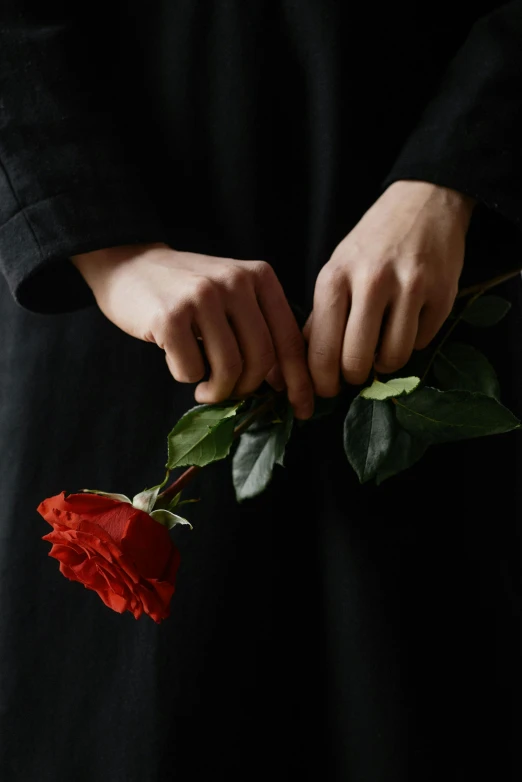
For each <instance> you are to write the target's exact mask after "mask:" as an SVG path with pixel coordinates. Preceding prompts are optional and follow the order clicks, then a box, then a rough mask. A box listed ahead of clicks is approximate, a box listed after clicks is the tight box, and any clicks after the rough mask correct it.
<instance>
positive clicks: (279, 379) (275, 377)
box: [265, 364, 286, 391]
mask: <svg viewBox="0 0 522 782" xmlns="http://www.w3.org/2000/svg"><path fill="white" fill-rule="evenodd" d="M265 380H266V382H267V383H268V385H270V386H272V388H273V389H274V390H275V391H283V389H285V388H286V383H285V379H284V377H283V373H282V372H281V367H280V366H279V364H274V366H273V367H272V369H271V370H270V372H269V373H268V375H267V376H266V378H265Z"/></svg>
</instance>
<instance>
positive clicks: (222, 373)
mask: <svg viewBox="0 0 522 782" xmlns="http://www.w3.org/2000/svg"><path fill="white" fill-rule="evenodd" d="M71 261H72V263H73V264H74V265H75V266H76V268H77V269H78V270H79V272H80V273H81V274H82V276H83V278H84V279H85V281H86V282H87V284H88V285H89V287H90V288H91V290H92V292H93V294H94V297H95V299H96V302H97V304H98V306H99V308H100V310H101V311H102V312H103V313H104V315H105V316H106V317H107V318H108V319H109V320H110V321H112V323H114V324H115V325H116V326H118V328H120V329H122V331H125V332H126V333H127V334H130V335H131V336H133V337H136V338H137V339H142V340H145V341H146V342H155V343H156V344H157V345H158V346H159V347H160V348H161V349H162V350H164V351H165V355H166V360H167V365H168V367H169V370H170V372H171V374H172V376H173V377H174V379H175V380H177V381H178V382H180V383H195V382H197V381H198V380H201V379H202V378H203V377H204V374H205V365H204V362H203V357H202V354H201V350H200V347H199V345H198V342H197V339H198V338H200V339H202V342H203V347H204V350H205V355H206V357H207V360H208V362H209V364H210V370H211V371H210V378H209V380H208V381H205V382H201V383H199V384H198V385H197V387H196V390H195V394H194V396H195V399H196V402H198V403H199V404H204V403H207V404H214V403H217V402H221V401H223V400H225V399H228V398H231V397H241V396H244V395H246V394H249V393H251V392H253V391H255V390H256V389H257V388H258V387H259V385H260V384H261V383H262V382H263V380H264V379H265V378H266V377H267V375H268V374H269V372H270V370H271V369H272V367H274V365H278V367H279V370H280V372H281V375H282V378H283V380H284V384H286V387H287V393H288V398H289V400H290V403H291V404H292V406H293V408H294V413H295V415H296V417H297V418H302V419H304V418H309V417H310V416H311V415H312V413H313V386H312V381H311V378H310V375H309V372H308V367H307V362H306V346H305V342H304V338H303V335H302V333H301V331H300V329H299V326H298V324H297V322H296V319H295V317H294V314H293V313H292V310H291V308H290V305H289V303H288V301H287V299H286V296H285V294H284V291H283V288H282V286H281V284H280V282H279V280H278V279H277V277H276V275H275V273H274V271H273V269H272V267H271V266H270V265H269V264H268V263H266V262H264V261H238V260H234V259H232V258H216V257H213V256H210V255H199V254H197V253H189V252H178V251H177V250H173V249H172V248H171V247H169V246H168V245H166V244H163V243H156V244H141V245H123V246H120V247H111V248H107V249H103V250H95V251H93V252H88V253H82V254H79V255H73V256H72V257H71ZM272 376H273V373H272ZM278 376H279V372H278ZM269 382H270V380H269ZM271 384H272V385H276V384H277V385H279V390H280V389H281V388H282V387H284V385H282V384H281V383H278V382H277V381H272V383H271Z"/></svg>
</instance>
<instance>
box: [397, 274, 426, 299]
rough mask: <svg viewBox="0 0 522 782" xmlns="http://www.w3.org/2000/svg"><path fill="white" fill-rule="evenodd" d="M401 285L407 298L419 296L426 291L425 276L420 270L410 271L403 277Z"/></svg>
mask: <svg viewBox="0 0 522 782" xmlns="http://www.w3.org/2000/svg"><path fill="white" fill-rule="evenodd" d="M402 287H403V289H404V291H405V293H406V295H407V296H408V297H409V298H420V297H421V296H423V295H424V293H425V292H426V278H425V276H424V274H423V273H422V272H421V271H420V270H415V271H411V272H410V273H409V274H407V275H406V276H405V277H404V278H403V280H402Z"/></svg>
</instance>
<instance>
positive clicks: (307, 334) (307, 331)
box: [303, 310, 314, 342]
mask: <svg viewBox="0 0 522 782" xmlns="http://www.w3.org/2000/svg"><path fill="white" fill-rule="evenodd" d="M313 314H314V313H313V310H312V312H311V313H310V314H309V316H308V318H307V320H306V323H305V324H304V326H303V337H304V339H305V341H306V342H310V333H311V330H312V315H313Z"/></svg>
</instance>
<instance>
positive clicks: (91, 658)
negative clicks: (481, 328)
mask: <svg viewBox="0 0 522 782" xmlns="http://www.w3.org/2000/svg"><path fill="white" fill-rule="evenodd" d="M426 13H427V14H428V17H429V18H428V21H427V22H426V18H425V17H426ZM521 149H522V3H520V2H512V3H507V4H500V3H495V2H485V1H484V2H476V3H475V4H474V6H473V10H469V8H464V6H463V7H462V8H461V7H460V6H459V4H458V3H455V2H448V1H447V0H440V2H438V3H437V4H432V5H431V6H429V9H428V11H426V7H425V6H419V5H418V4H414V3H410V2H406V3H399V4H386V5H385V6H384V7H382V8H381V7H376V6H375V5H374V4H367V5H365V4H362V3H360V4H355V3H348V2H341V0H326V1H325V2H323V0H321V1H320V0H302V2H299V1H298V0H293V1H291V0H281V1H280V2H277V3H276V2H268V0H223V1H222V2H219V1H218V0H216V1H215V2H214V1H212V2H204V1H203V0H172V1H171V2H169V1H168V0H151V2H149V3H148V4H146V5H145V4H143V3H138V2H136V0H131V2H110V0H109V1H108V2H105V3H101V2H98V1H97V0H96V1H95V2H90V3H82V4H79V5H75V4H71V3H59V2H42V3H37V2H35V1H31V0H16V1H14V0H3V3H2V6H1V8H0V267H1V271H2V277H1V279H0V311H1V319H0V336H1V339H0V399H1V404H0V443H1V446H2V449H1V453H2V461H1V470H0V496H1V499H2V504H1V509H2V513H1V518H0V594H1V597H2V601H1V611H0V777H1V779H2V780H3V781H4V782H65V780H70V779H72V780H75V782H163V780H188V779H190V780H194V779H196V780H206V779H210V778H212V779H221V778H223V779H228V780H256V779H264V780H294V779H296V780H297V779H314V780H325V782H330V781H333V780H335V781H337V780H346V781H347V782H403V781H404V780H415V782H418V780H423V781H424V780H431V779H434V780H435V779H437V780H439V779H449V780H451V779H468V778H469V779H472V778H474V776H475V775H477V774H478V773H479V772H480V773H481V774H482V775H485V776H486V778H488V779H495V780H497V779H498V780H520V778H521V774H522V758H521V747H520V735H521V729H522V674H521V667H522V666H521V663H522V659H521V629H522V578H521V572H522V571H521V525H522V521H521V519H522V516H521V512H522V511H521V508H520V485H519V484H520V469H519V449H520V444H521V440H520V436H519V434H518V433H511V434H509V435H503V436H497V437H493V438H483V439H482V440H474V441H471V442H464V443H458V444H453V445H447V446H439V447H436V448H435V447H434V448H433V449H431V451H430V452H428V454H427V455H426V456H425V457H424V459H423V460H422V462H421V463H419V464H418V465H417V466H416V467H415V468H412V469H411V470H410V471H408V472H406V473H404V474H403V475H401V476H399V477H396V478H394V479H391V480H390V481H387V482H385V483H384V484H383V485H382V486H381V487H379V488H378V489H376V488H375V487H371V486H367V485H365V486H363V487H360V486H359V485H358V483H357V480H356V478H355V475H354V474H353V473H352V471H351V468H350V467H349V465H348V463H347V461H346V458H345V456H344V453H343V447H342V422H343V417H344V414H345V409H343V408H342V405H341V406H340V408H339V410H338V412H336V413H335V414H334V415H332V416H331V417H330V418H323V419H320V420H318V421H316V422H310V423H309V424H307V425H306V426H302V427H296V430H295V433H294V435H293V436H292V440H291V443H290V445H289V447H288V449H287V455H286V457H285V463H286V468H285V469H284V470H283V469H280V468H278V469H277V471H276V474H275V475H274V479H273V481H272V483H271V485H270V487H269V489H268V490H267V491H266V492H265V494H263V495H262V496H260V497H258V498H256V499H254V500H250V501H248V502H245V503H244V504H242V505H241V506H239V505H237V504H236V502H235V499H234V495H233V490H232V484H231V477H230V463H229V462H228V461H223V462H218V463H216V464H214V465H212V466H211V467H208V468H205V470H204V471H202V472H201V473H199V475H198V476H197V478H196V480H195V481H194V482H193V484H192V487H191V489H190V491H189V492H188V495H189V496H192V497H201V502H199V503H196V504H194V505H191V506H188V507H189V509H190V518H191V521H192V522H193V525H194V530H193V531H187V530H180V531H179V532H178V531H177V532H176V540H177V542H178V544H179V547H180V549H181V553H182V566H181V569H180V573H179V578H178V589H177V592H176V594H175V596H174V599H173V602H172V609H171V616H170V618H169V619H168V620H166V621H165V622H164V623H162V624H161V625H159V626H158V625H155V624H154V623H153V622H152V620H149V619H148V618H146V617H145V618H143V619H142V620H140V621H139V622H136V621H135V620H134V619H133V617H132V616H131V615H130V614H124V615H121V616H120V615H118V614H116V613H114V612H111V611H110V610H109V609H107V608H106V607H105V606H104V605H103V604H102V602H101V601H100V600H99V598H98V597H97V596H96V595H95V594H94V593H93V592H90V591H87V590H85V589H82V588H81V587H80V586H79V585H78V584H72V583H70V582H68V581H67V580H66V579H65V578H63V576H61V575H60V574H59V572H58V566H57V563H56V561H55V560H52V559H50V558H49V557H47V553H48V551H49V545H48V544H47V543H46V542H44V541H42V540H41V536H42V535H44V534H46V533H47V532H48V531H49V527H48V525H47V524H46V523H45V522H44V521H43V519H41V517H40V516H39V515H38V514H37V513H36V510H35V508H36V506H37V505H38V503H39V502H40V501H41V500H42V499H43V498H44V497H47V496H50V495H52V494H56V493H58V492H59V491H62V490H64V489H65V490H67V491H76V490H78V489H80V488H82V487H86V486H88V487H91V488H98V489H103V490H106V491H116V492H122V493H126V494H130V495H132V494H134V493H136V492H138V491H140V490H141V489H143V487H144V486H151V485H153V484H154V483H157V482H158V480H159V479H161V478H162V477H163V466H164V463H165V460H166V434H167V432H168V431H169V429H170V428H171V427H172V426H173V424H174V423H175V421H176V420H177V419H178V418H179V417H180V416H181V415H182V414H183V412H184V411H185V410H186V409H188V408H189V407H191V406H192V405H193V404H194V400H193V388H192V387H191V386H187V385H183V384H179V383H176V382H175V381H174V380H173V379H172V377H171V376H170V374H169V372H168V369H167V366H166V363H165V359H164V354H163V353H162V351H161V350H159V349H158V348H157V347H156V346H153V345H151V344H148V343H144V342H140V341H138V340H135V339H133V338H131V337H130V336H128V335H126V334H124V333H123V332H121V331H120V330H119V329H117V328H116V326H114V325H113V324H112V323H110V322H109V321H108V320H107V319H106V318H105V317H104V316H103V315H102V314H101V313H100V311H99V310H98V308H97V307H96V304H95V301H94V298H93V296H92V294H91V292H90V290H89V288H88V287H87V285H86V284H85V282H84V281H83V278H82V277H81V275H80V274H79V273H78V272H77V270H76V269H75V267H73V265H72V264H71V263H70V261H69V257H70V256H71V255H73V254H76V253H80V252H88V251H90V250H96V249H100V248H102V247H109V246H117V245H120V244H139V243H143V242H158V241H161V242H167V243H168V244H169V245H170V246H172V247H173V248H175V249H177V250H186V251H190V252H199V253H207V254H211V255H215V256H223V257H234V258H239V259H242V260H249V259H250V260H257V259H263V260H266V261H268V262H269V263H271V264H272V265H273V267H274V269H275V271H276V273H277V275H278V277H279V279H280V280H281V282H282V283H283V286H284V288H285V291H286V294H287V296H288V298H289V299H290V300H291V301H292V302H295V303H296V304H297V305H299V306H300V307H301V308H302V309H304V310H307V311H309V310H310V309H311V306H312V299H313V290H314V283H315V279H316V277H317V274H318V272H319V270H320V269H321V267H322V266H323V265H324V264H325V263H326V262H327V261H328V259H329V257H330V255H331V253H332V251H333V250H334V248H335V247H336V245H337V244H338V243H339V242H340V241H341V239H342V238H344V236H345V235H346V234H347V233H348V232H349V231H350V230H351V228H352V227H353V226H354V225H355V224H356V222H357V221H358V220H359V219H360V217H361V216H362V215H363V214H364V212H365V211H366V210H367V209H368V208H369V207H370V206H371V204H372V203H373V202H374V201H375V199H376V198H377V197H378V196H379V195H380V193H381V192H382V191H383V189H384V188H385V187H386V186H387V185H388V184H389V183H391V182H392V181H395V180H397V179H421V180H427V181H431V182H435V183H437V184H440V185H444V186H448V187H452V188H455V189H457V190H460V191H462V192H465V193H468V194H470V195H472V196H474V197H475V198H476V199H477V200H478V201H479V205H478V206H477V208H476V210H475V212H474V215H473V218H472V224H471V228H470V234H469V240H468V245H467V251H466V260H465V270H464V274H463V279H465V280H466V281H471V280H479V279H484V278H486V277H487V276H492V275H493V274H495V273H500V272H502V271H505V270H506V269H511V268H516V267H517V266H520V265H522V262H521V261H522V253H521V243H520V223H521V218H522V201H521V196H520V192H521V190H520V179H521V176H522V152H521ZM520 289H521V284H520V281H519V280H518V279H517V280H516V281H511V282H510V283H507V284H505V285H504V286H503V288H502V290H501V291H499V292H501V293H502V294H503V295H505V296H507V297H508V298H509V299H510V300H511V302H512V305H513V306H512V309H511V312H510V314H509V315H508V317H507V318H506V319H505V320H504V321H503V322H502V323H501V324H500V325H498V326H496V327H495V328H494V329H492V330H491V331H490V332H488V333H486V334H484V333H480V334H478V333H477V332H473V333H471V332H470V334H469V335H467V336H469V337H470V338H471V339H473V340H474V344H476V345H477V347H480V348H481V349H483V350H484V351H485V352H486V353H487V354H488V355H489V357H490V358H491V360H492V362H493V363H494V364H495V366H496V368H497V370H498V372H499V375H500V380H501V386H502V390H503V397H502V398H503V401H504V402H505V403H506V404H507V405H508V406H510V407H511V408H512V409H514V410H515V412H517V413H518V414H519V415H521V414H522V404H521V393H522V385H521V384H522V373H521V349H520V345H521V329H522V299H521V290H520ZM173 534H174V533H173Z"/></svg>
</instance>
